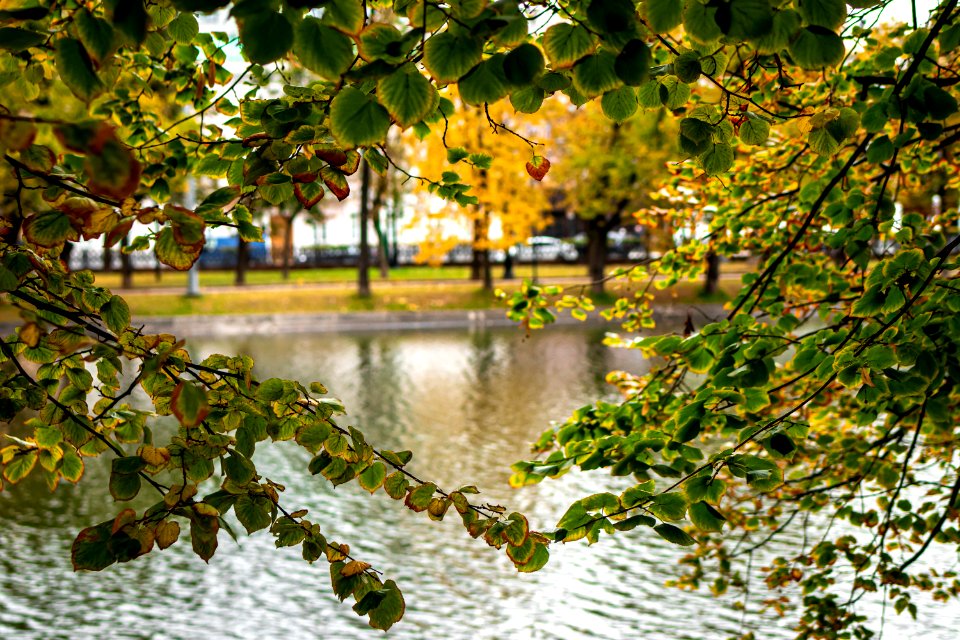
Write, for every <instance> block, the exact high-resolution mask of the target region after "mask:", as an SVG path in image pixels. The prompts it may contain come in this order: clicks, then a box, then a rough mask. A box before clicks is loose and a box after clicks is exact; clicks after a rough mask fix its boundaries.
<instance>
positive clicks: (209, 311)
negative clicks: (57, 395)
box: [0, 274, 739, 322]
mask: <svg viewBox="0 0 960 640" xmlns="http://www.w3.org/2000/svg"><path fill="white" fill-rule="evenodd" d="M206 275H207V274H204V276H206ZM351 275H352V274H351ZM554 277H555V278H561V279H562V277H561V276H554ZM577 280H579V282H578V281H577ZM583 281H584V280H583V278H579V279H578V278H571V279H570V282H569V284H571V285H573V286H570V287H568V289H567V292H568V293H572V294H577V293H580V292H585V291H586V289H587V287H586V286H585V285H584V284H583ZM101 282H102V280H101ZM201 282H202V283H203V282H206V283H207V285H206V286H208V287H209V286H212V285H210V284H209V279H208V280H203V279H202V280H201ZM103 284H106V283H105V282H104V283H103ZM263 284H269V283H263ZM519 286H520V281H517V280H511V281H509V282H498V283H497V287H498V288H500V289H503V290H504V291H507V292H511V291H515V290H516V289H517V288H519ZM700 287H701V284H700V283H699V282H682V283H680V284H678V285H677V286H675V287H673V288H671V289H670V290H668V291H658V290H652V291H653V293H654V294H655V296H656V299H657V302H658V303H661V304H671V303H673V304H688V303H696V302H723V301H724V300H726V299H728V298H729V297H730V296H732V295H734V294H735V293H736V291H738V290H739V277H738V276H737V275H735V274H728V275H726V276H725V277H724V278H723V279H722V280H721V290H722V293H721V295H720V296H718V297H716V298H712V299H710V300H705V299H703V298H701V297H700V296H699V291H700ZM372 288H373V296H372V297H371V298H366V299H362V298H359V297H357V295H356V287H355V285H354V283H353V282H352V280H351V281H343V282H339V283H337V282H330V281H322V282H318V283H313V284H310V283H301V284H300V285H299V286H297V285H294V286H276V287H236V288H235V287H223V288H220V289H215V290H207V291H204V292H203V295H201V296H200V297H197V298H188V297H186V296H184V295H183V289H182V288H180V287H177V288H173V289H170V290H169V291H167V290H158V289H152V288H151V289H141V290H138V289H132V290H127V291H123V292H121V293H122V295H123V296H124V298H125V299H126V300H127V303H128V304H129V305H130V311H131V314H132V315H133V316H134V317H146V316H180V315H222V314H271V313H338V312H339V313H343V312H356V311H438V310H448V309H449V310H457V309H459V310H463V309H496V308H503V303H502V302H501V301H499V300H497V299H496V298H495V297H494V295H493V294H492V293H490V292H486V291H483V290H482V289H481V288H479V287H478V286H477V284H476V283H475V282H471V281H468V280H463V281H453V280H445V281H435V282H422V281H421V282H417V281H415V280H405V281H404V280H399V279H395V280H391V281H390V282H382V281H374V282H373V285H372ZM637 289H638V285H636V284H630V283H621V284H618V283H610V285H609V286H608V293H607V294H605V295H604V296H602V297H601V298H596V297H595V298H594V301H595V302H596V303H597V304H599V305H603V304H609V303H611V302H612V301H613V300H614V299H615V298H616V297H617V296H618V295H628V296H632V295H633V294H634V293H636V291H637ZM17 319H18V312H17V310H16V309H15V308H13V307H12V306H10V305H8V304H6V303H0V322H16V321H17Z"/></svg>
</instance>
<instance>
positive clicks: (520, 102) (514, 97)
mask: <svg viewBox="0 0 960 640" xmlns="http://www.w3.org/2000/svg"><path fill="white" fill-rule="evenodd" d="M545 97H546V93H545V92H544V90H543V89H541V88H540V87H537V86H530V87H526V88H523V89H518V90H517V91H514V92H513V93H511V94H510V104H511V105H512V106H513V108H514V109H515V110H516V111H519V112H520V113H536V112H537V111H539V110H540V107H541V105H543V99H544V98H545Z"/></svg>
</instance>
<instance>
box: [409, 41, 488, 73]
mask: <svg viewBox="0 0 960 640" xmlns="http://www.w3.org/2000/svg"><path fill="white" fill-rule="evenodd" d="M482 57H483V43H482V41H481V40H479V39H478V38H474V37H473V36H470V35H469V34H468V33H462V34H457V35H454V34H453V33H451V32H449V31H444V32H442V33H438V34H437V35H435V36H433V37H432V38H430V39H429V40H427V43H426V45H424V48H423V65H424V66H425V67H426V68H427V71H429V72H430V75H432V76H433V77H434V79H435V80H436V81H437V82H441V83H445V82H456V81H457V80H459V79H460V78H461V77H462V76H463V75H464V74H466V73H467V72H468V71H470V69H472V68H473V67H475V66H476V65H477V64H479V63H480V60H481V59H482Z"/></svg>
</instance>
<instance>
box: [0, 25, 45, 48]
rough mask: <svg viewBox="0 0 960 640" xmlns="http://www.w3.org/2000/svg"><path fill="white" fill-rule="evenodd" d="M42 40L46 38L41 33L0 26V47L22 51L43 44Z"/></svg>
mask: <svg viewBox="0 0 960 640" xmlns="http://www.w3.org/2000/svg"><path fill="white" fill-rule="evenodd" d="M44 40H46V38H45V37H44V35H43V34H42V33H37V32H35V31H28V30H26V29H20V28H18V27H0V49H7V50H8V51H23V50H24V49H29V48H30V47H36V46H37V45H40V44H43V41H44Z"/></svg>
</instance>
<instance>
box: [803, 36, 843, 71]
mask: <svg viewBox="0 0 960 640" xmlns="http://www.w3.org/2000/svg"><path fill="white" fill-rule="evenodd" d="M845 54H846V49H845V48H844V46H843V38H841V37H840V36H838V35H837V34H835V33H834V32H833V31H831V30H829V29H825V28H823V27H818V26H809V27H804V28H803V29H801V30H800V33H799V34H798V35H797V36H796V37H795V38H794V39H793V41H792V42H791V43H790V55H791V56H792V57H793V59H794V61H795V62H796V63H797V64H798V65H800V66H801V67H803V68H804V69H822V68H824V67H835V66H836V65H838V64H839V63H840V61H841V60H843V56H844V55H845Z"/></svg>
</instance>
